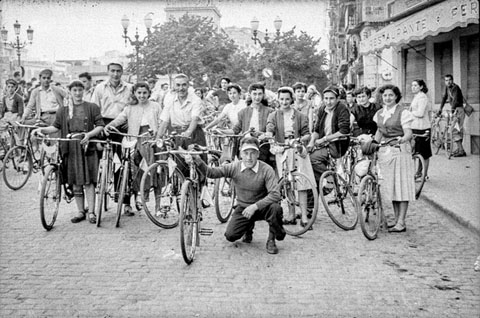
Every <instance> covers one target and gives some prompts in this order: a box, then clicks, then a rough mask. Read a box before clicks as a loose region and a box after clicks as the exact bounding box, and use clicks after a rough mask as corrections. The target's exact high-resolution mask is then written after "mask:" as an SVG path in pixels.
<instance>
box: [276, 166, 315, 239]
mask: <svg viewBox="0 0 480 318" xmlns="http://www.w3.org/2000/svg"><path fill="white" fill-rule="evenodd" d="M279 184H280V192H281V196H282V199H281V201H280V205H281V207H282V209H283V211H284V212H283V218H284V219H286V218H287V217H286V215H285V214H286V213H287V211H288V214H289V215H290V216H289V218H292V220H293V221H292V222H287V223H285V222H284V224H283V227H284V228H285V232H287V234H288V235H292V236H298V235H302V234H304V233H305V232H307V231H308V230H309V229H310V227H311V226H312V225H313V223H315V220H316V218H317V211H318V194H317V191H316V185H315V184H314V183H313V182H312V181H311V180H310V179H309V178H308V177H307V176H306V175H305V174H304V173H301V172H298V171H295V172H292V180H288V179H286V178H282V179H281V180H280V182H279ZM304 189H313V190H304ZM302 195H303V196H304V200H305V201H304V203H305V204H306V205H305V206H304V207H303V208H304V209H306V210H307V216H309V218H308V222H307V224H306V225H304V226H302V225H301V224H300V221H299V220H297V219H296V217H297V215H299V216H301V215H302V207H301V196H302ZM310 209H311V211H312V212H311V214H310V215H309V213H308V211H309V210H310ZM293 222H294V223H293Z"/></svg>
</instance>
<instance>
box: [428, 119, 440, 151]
mask: <svg viewBox="0 0 480 318" xmlns="http://www.w3.org/2000/svg"><path fill="white" fill-rule="evenodd" d="M430 146H431V148H432V153H433V154H435V155H436V154H438V152H439V151H440V148H441V147H442V134H441V133H440V127H439V125H438V124H433V125H432V130H431V135H430Z"/></svg>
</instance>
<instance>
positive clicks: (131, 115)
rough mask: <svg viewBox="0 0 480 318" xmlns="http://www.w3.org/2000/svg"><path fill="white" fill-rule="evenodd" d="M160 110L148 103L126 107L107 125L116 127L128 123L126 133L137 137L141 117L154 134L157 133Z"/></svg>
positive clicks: (158, 106) (155, 104)
mask: <svg viewBox="0 0 480 318" xmlns="http://www.w3.org/2000/svg"><path fill="white" fill-rule="evenodd" d="M160 113H161V108H160V104H159V103H156V102H152V101H149V102H148V103H147V104H145V105H141V104H137V105H128V106H127V107H125V108H124V109H123V110H122V112H121V113H120V114H119V115H118V116H117V117H116V118H115V119H114V120H113V121H112V122H111V123H110V124H109V126H113V127H117V126H120V125H122V124H124V123H125V122H128V133H129V134H131V135H138V133H139V132H140V126H141V123H142V117H143V116H145V118H147V122H148V125H149V126H150V129H152V130H153V132H154V133H157V130H158V125H159V122H160Z"/></svg>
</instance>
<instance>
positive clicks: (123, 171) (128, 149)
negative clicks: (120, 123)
mask: <svg viewBox="0 0 480 318" xmlns="http://www.w3.org/2000/svg"><path fill="white" fill-rule="evenodd" d="M109 128H110V129H111V130H112V133H113V134H116V135H120V136H123V137H125V138H123V140H122V142H121V145H122V156H121V158H120V168H119V170H118V173H119V178H118V182H117V187H116V189H117V191H118V197H117V195H116V194H115V199H117V200H116V201H117V217H116V220H115V227H119V226H120V218H121V216H122V208H123V205H124V203H123V201H124V199H125V196H130V195H132V194H134V193H133V189H132V184H133V178H132V167H131V161H132V155H133V152H134V151H135V146H136V145H137V138H143V137H146V136H147V135H148V134H149V132H146V133H145V134H142V135H131V134H125V133H122V132H120V131H119V130H118V129H117V128H115V127H109ZM125 204H126V203H125Z"/></svg>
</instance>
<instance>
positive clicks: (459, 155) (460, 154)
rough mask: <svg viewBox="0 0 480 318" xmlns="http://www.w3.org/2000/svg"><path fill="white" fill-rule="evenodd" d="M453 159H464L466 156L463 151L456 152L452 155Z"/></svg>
mask: <svg viewBox="0 0 480 318" xmlns="http://www.w3.org/2000/svg"><path fill="white" fill-rule="evenodd" d="M452 156H453V157H466V156H467V154H466V152H465V151H462V152H456V153H454V154H453V155H452Z"/></svg>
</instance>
